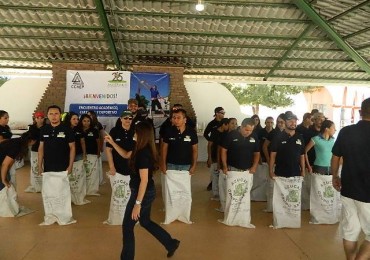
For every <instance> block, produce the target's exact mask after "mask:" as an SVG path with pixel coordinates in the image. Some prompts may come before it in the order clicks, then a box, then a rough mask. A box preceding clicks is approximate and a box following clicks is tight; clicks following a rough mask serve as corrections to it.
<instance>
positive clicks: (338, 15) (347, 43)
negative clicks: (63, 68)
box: [0, 0, 370, 84]
mask: <svg viewBox="0 0 370 260" xmlns="http://www.w3.org/2000/svg"><path fill="white" fill-rule="evenodd" d="M196 2H197V0H167V1H166V0H164V1H159V0H2V1H1V4H0V68H33V69H50V68H51V67H52V63H53V62H58V61H60V62H87V63H104V64H106V65H107V67H108V69H128V70H130V69H131V66H132V65H138V64H143V65H171V66H182V67H185V71H184V73H185V75H186V76H188V77H194V78H207V79H237V80H245V81H262V80H264V81H267V82H268V81H279V82H290V81H295V82H320V83H327V82H332V83H334V82H336V83H340V82H343V83H360V84H361V83H365V84H369V82H370V65H369V63H370V0H366V1H364V0H311V1H308V0H259V1H258V0H256V1H252V0H229V1H222V0H205V1H204V2H205V5H206V6H205V10H204V11H202V12H198V11H196V10H195V4H196Z"/></svg>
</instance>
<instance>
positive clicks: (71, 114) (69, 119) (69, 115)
mask: <svg viewBox="0 0 370 260" xmlns="http://www.w3.org/2000/svg"><path fill="white" fill-rule="evenodd" d="M73 116H77V117H78V114H77V113H75V112H73V111H71V112H68V113H67V115H66V117H65V119H64V121H63V122H64V124H65V125H67V126H68V127H72V125H71V119H72V117H73Z"/></svg>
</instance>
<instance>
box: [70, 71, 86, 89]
mask: <svg viewBox="0 0 370 260" xmlns="http://www.w3.org/2000/svg"><path fill="white" fill-rule="evenodd" d="M71 88H78V89H82V88H84V82H83V81H82V78H81V76H80V73H78V72H76V74H75V76H74V77H73V79H72V86H71Z"/></svg>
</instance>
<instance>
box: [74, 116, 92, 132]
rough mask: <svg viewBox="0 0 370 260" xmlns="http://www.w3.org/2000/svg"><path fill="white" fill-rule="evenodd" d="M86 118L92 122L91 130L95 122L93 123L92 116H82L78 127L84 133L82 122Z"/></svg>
mask: <svg viewBox="0 0 370 260" xmlns="http://www.w3.org/2000/svg"><path fill="white" fill-rule="evenodd" d="M85 118H87V119H89V120H90V127H89V128H93V122H92V119H91V116H89V115H88V114H82V115H81V116H80V120H78V125H77V128H78V129H80V130H81V131H83V125H82V120H84V119H85Z"/></svg>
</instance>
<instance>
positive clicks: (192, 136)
mask: <svg viewBox="0 0 370 260" xmlns="http://www.w3.org/2000/svg"><path fill="white" fill-rule="evenodd" d="M172 120H173V124H174V125H173V126H172V127H171V128H169V129H168V130H167V131H166V133H165V135H164V137H163V144H162V151H161V165H160V167H161V171H162V172H163V173H164V174H166V171H167V170H176V171H189V174H190V175H193V174H194V172H195V166H196V163H197V159H198V136H197V133H196V131H195V130H194V129H192V128H190V127H188V126H186V111H185V110H184V109H177V110H174V111H172Z"/></svg>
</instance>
